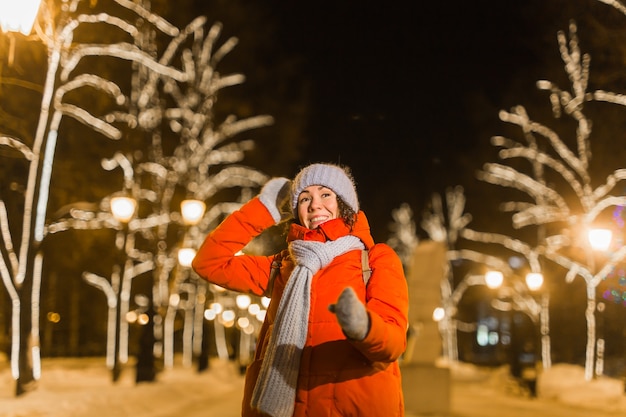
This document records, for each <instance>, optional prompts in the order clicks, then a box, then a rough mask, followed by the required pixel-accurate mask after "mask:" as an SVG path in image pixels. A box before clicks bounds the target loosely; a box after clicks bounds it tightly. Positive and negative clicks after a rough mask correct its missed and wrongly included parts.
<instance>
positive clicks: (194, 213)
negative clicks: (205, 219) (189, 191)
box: [180, 199, 206, 226]
mask: <svg viewBox="0 0 626 417" xmlns="http://www.w3.org/2000/svg"><path fill="white" fill-rule="evenodd" d="M205 210H206V204H205V203H204V201H200V200H191V199H189V200H183V201H182V202H181V203H180V212H181V214H182V215H183V222H184V223H185V224H186V225H189V226H193V225H196V224H198V223H199V222H200V220H202V216H204V211H205Z"/></svg>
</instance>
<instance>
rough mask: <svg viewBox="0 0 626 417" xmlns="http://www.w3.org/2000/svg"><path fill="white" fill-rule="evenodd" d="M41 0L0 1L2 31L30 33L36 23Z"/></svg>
mask: <svg viewBox="0 0 626 417" xmlns="http://www.w3.org/2000/svg"><path fill="white" fill-rule="evenodd" d="M40 3H41V0H20V1H19V2H13V1H0V29H2V32H21V33H22V34H24V35H26V36H27V35H29V34H30V32H31V30H32V29H33V25H34V24H35V19H36V18H37V13H38V12H39V6H40Z"/></svg>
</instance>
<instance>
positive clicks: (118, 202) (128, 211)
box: [111, 196, 137, 223]
mask: <svg viewBox="0 0 626 417" xmlns="http://www.w3.org/2000/svg"><path fill="white" fill-rule="evenodd" d="M136 209H137V201H136V200H135V199H133V198H130V197H122V196H119V197H113V198H112V199H111V213H113V217H115V219H116V220H117V221H119V222H121V223H128V222H129V221H130V220H131V219H132V218H133V216H134V215H135V210H136Z"/></svg>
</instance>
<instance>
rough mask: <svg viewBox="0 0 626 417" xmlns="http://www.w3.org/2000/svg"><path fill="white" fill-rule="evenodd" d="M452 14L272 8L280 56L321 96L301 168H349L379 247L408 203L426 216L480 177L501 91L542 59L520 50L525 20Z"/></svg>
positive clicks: (461, 9)
mask: <svg viewBox="0 0 626 417" xmlns="http://www.w3.org/2000/svg"><path fill="white" fill-rule="evenodd" d="M456 3H458V4H456V5H455V2H427V3H423V2H409V1H404V2H391V3H383V2H372V1H369V2H368V1H365V2H362V1H342V2H323V1H322V2H316V3H315V7H313V6H311V7H303V6H302V3H293V4H292V5H289V6H282V7H281V8H279V9H277V13H279V16H280V19H281V20H280V22H281V23H280V31H281V32H280V33H281V36H280V38H279V39H281V42H283V45H282V47H283V48H285V49H286V50H287V51H288V52H289V53H301V54H303V55H304V56H305V57H306V60H307V63H308V65H307V66H306V75H308V76H310V77H311V79H312V80H313V85H314V88H313V91H314V94H313V95H312V103H313V106H312V114H311V123H310V125H309V126H308V129H307V131H306V139H307V146H306V148H305V151H304V153H303V155H302V158H301V159H300V160H299V161H297V164H296V166H295V168H294V169H297V168H298V167H300V166H303V165H306V164H307V163H310V162H317V161H329V162H337V163H342V164H346V165H348V166H349V167H351V168H352V170H353V173H354V176H355V178H356V180H357V185H358V191H359V195H360V199H361V203H362V207H363V209H364V210H365V211H366V213H367V214H368V216H369V218H370V223H371V225H372V229H373V232H374V234H375V238H376V239H377V240H385V239H386V238H387V235H388V223H389V222H390V221H391V211H392V210H393V209H395V208H397V207H398V206H399V205H400V204H401V203H403V202H408V203H410V204H411V206H412V207H413V210H414V211H416V212H418V211H421V209H422V208H423V206H424V204H425V203H426V200H427V199H428V198H429V197H430V195H431V194H432V193H433V192H443V190H444V189H445V188H446V187H448V186H453V185H457V184H459V183H461V182H467V181H466V180H467V179H468V177H472V176H473V172H472V171H473V170H476V169H478V168H480V166H481V163H480V162H479V161H477V160H475V159H474V158H472V157H471V156H472V155H473V152H474V151H475V150H476V149H477V148H478V147H481V146H482V147H484V146H489V145H488V139H489V136H490V135H491V134H495V133H496V132H495V131H492V132H485V131H481V130H482V129H484V125H489V124H493V123H497V111H498V110H499V109H500V107H501V106H502V105H503V102H502V101H503V100H502V98H501V97H500V95H499V92H500V91H502V90H504V89H505V84H506V83H508V82H509V80H510V79H511V78H512V77H516V76H518V74H519V73H520V71H521V68H520V67H522V66H524V65H529V64H534V62H524V61H525V60H526V61H528V60H529V59H530V60H536V58H535V57H533V56H530V55H531V52H530V51H528V50H526V49H525V45H524V44H523V43H522V42H521V41H520V40H521V38H520V37H521V36H524V35H525V33H527V32H528V30H527V29H525V28H524V25H525V23H526V22H525V19H526V18H525V17H524V16H521V15H519V14H516V10H515V9H514V6H512V5H511V4H509V2H501V1H482V2H456ZM518 7H519V6H518ZM554 38H555V36H553V39H554ZM555 50H556V48H555ZM533 82H534V80H529V81H528V87H530V88H532V87H533ZM416 214H419V213H416Z"/></svg>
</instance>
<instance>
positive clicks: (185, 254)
mask: <svg viewBox="0 0 626 417" xmlns="http://www.w3.org/2000/svg"><path fill="white" fill-rule="evenodd" d="M195 257H196V250H195V249H193V248H180V249H179V250H178V263H179V264H180V265H181V266H184V267H185V268H189V267H190V266H191V261H193V258H195Z"/></svg>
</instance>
